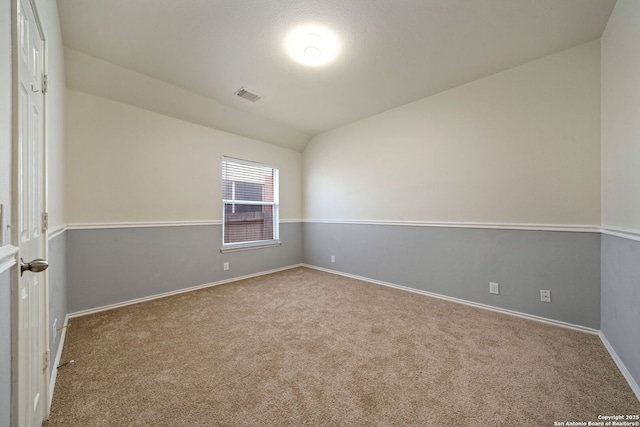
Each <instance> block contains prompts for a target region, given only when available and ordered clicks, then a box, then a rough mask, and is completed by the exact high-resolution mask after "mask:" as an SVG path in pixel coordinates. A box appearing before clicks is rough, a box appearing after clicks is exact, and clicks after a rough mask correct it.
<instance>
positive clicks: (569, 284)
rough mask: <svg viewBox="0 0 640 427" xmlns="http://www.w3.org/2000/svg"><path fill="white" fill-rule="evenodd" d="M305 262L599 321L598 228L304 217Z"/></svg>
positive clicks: (573, 319)
mask: <svg viewBox="0 0 640 427" xmlns="http://www.w3.org/2000/svg"><path fill="white" fill-rule="evenodd" d="M331 255H335V257H336V258H335V259H336V261H335V263H331V262H330V257H331ZM304 262H305V263H306V264H310V265H314V266H318V267H323V268H327V269H331V270H336V271H340V272H344V273H348V274H353V275H357V276H362V277H366V278H370V279H375V280H380V281H384V282H388V283H392V284H396V285H401V286H407V287H410V288H414V289H418V290H422V291H428V292H433V293H437V294H441V295H446V296H450V297H455V298H461V299H464V300H467V301H472V302H476V303H481V304H487V305H491V306H495V307H499V308H504V309H508V310H515V311H518V312H522V313H527V314H532V315H535V316H541V317H545V318H548V319H554V320H559V321H563V322H568V323H572V324H575V325H581V326H586V327H589V328H595V329H599V328H600V234H599V233H573V232H558V231H522V230H496V229H472V228H437V227H416V226H393V225H366V224H331V223H305V224H304ZM489 282H498V283H499V284H500V294H499V295H492V294H490V293H489ZM541 289H548V290H551V296H552V303H543V302H541V301H540V290H541ZM636 342H637V341H636Z"/></svg>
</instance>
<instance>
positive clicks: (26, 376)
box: [14, 0, 48, 427]
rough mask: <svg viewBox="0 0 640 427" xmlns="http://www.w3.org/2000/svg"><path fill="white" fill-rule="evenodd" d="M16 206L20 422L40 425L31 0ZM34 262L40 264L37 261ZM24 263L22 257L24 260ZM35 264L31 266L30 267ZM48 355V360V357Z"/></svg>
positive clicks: (40, 107) (42, 325) (38, 86)
mask: <svg viewBox="0 0 640 427" xmlns="http://www.w3.org/2000/svg"><path fill="white" fill-rule="evenodd" d="M16 16H17V21H18V22H17V26H16V30H17V40H16V42H17V43H16V50H17V52H16V56H17V58H16V59H17V62H18V81H17V84H18V87H17V98H18V99H17V100H16V101H17V102H16V105H17V134H18V135H17V136H18V138H17V185H18V188H17V207H18V212H17V213H18V216H17V223H18V227H17V229H18V236H17V238H18V247H19V254H20V258H21V260H24V263H25V264H24V265H21V266H20V269H21V270H25V271H22V272H21V276H20V279H19V286H18V292H17V294H16V298H17V307H16V308H17V320H18V322H17V323H18V329H17V340H18V345H17V357H16V363H17V374H18V378H17V390H16V394H15V395H14V396H15V397H16V398H17V404H18V413H17V414H15V415H16V416H17V420H15V419H14V422H15V424H16V425H18V426H20V427H22V426H38V427H39V426H41V425H42V421H43V418H44V416H45V411H46V410H47V408H46V406H47V386H46V385H47V383H48V381H47V380H46V378H47V376H48V375H47V370H48V369H47V368H48V366H47V363H48V353H46V348H47V341H46V340H47V339H48V338H47V327H46V324H47V323H46V311H47V304H46V287H45V283H44V282H45V275H44V274H43V273H40V274H38V273H37V272H36V271H38V270H40V271H41V270H43V269H44V268H46V263H45V262H39V261H38V259H39V258H42V257H44V255H45V250H46V249H45V242H46V240H45V237H46V236H45V230H44V227H43V225H45V224H43V222H44V221H43V212H44V205H45V203H44V178H45V176H44V138H43V137H44V115H43V113H44V94H43V90H44V87H43V56H44V55H43V46H44V41H43V38H42V33H41V31H40V28H39V25H38V20H37V15H36V13H35V9H34V8H33V5H32V4H31V2H30V0H17V15H16ZM33 261H35V262H33ZM21 264H22V261H21ZM29 267H31V270H29ZM45 359H46V360H45Z"/></svg>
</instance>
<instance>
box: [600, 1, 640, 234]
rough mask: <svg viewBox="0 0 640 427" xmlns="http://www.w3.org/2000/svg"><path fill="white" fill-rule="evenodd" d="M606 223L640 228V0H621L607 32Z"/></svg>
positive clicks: (604, 60) (604, 48) (604, 102)
mask: <svg viewBox="0 0 640 427" xmlns="http://www.w3.org/2000/svg"><path fill="white" fill-rule="evenodd" d="M602 225H603V227H605V228H613V229H621V230H629V231H633V232H635V233H640V2H639V1H637V0H618V2H617V3H616V6H615V8H614V10H613V13H612V14H611V18H610V19H609V23H608V24H607V28H606V29H605V32H604V34H603V36H602Z"/></svg>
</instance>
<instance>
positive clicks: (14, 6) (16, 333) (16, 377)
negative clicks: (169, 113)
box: [9, 0, 51, 427]
mask: <svg viewBox="0 0 640 427" xmlns="http://www.w3.org/2000/svg"><path fill="white" fill-rule="evenodd" d="M20 1H22V2H25V3H27V2H28V3H29V4H30V6H31V9H32V10H33V14H34V19H35V24H36V26H37V27H38V31H39V32H40V37H41V52H42V54H41V56H42V58H41V60H42V71H41V72H42V74H43V75H45V74H47V68H48V67H47V42H46V35H45V32H44V29H43V27H42V23H41V21H40V17H39V15H38V9H37V7H36V3H35V0H20ZM17 23H18V0H11V64H12V66H11V158H12V159H11V168H12V171H11V180H12V183H11V218H12V220H11V222H12V226H11V228H10V229H11V233H10V234H11V235H10V236H9V242H10V243H11V244H12V245H13V246H15V247H16V248H18V251H17V253H16V255H15V259H16V264H15V265H14V266H13V268H12V271H11V279H10V280H11V426H13V427H23V420H22V419H21V417H22V414H21V406H22V405H21V403H22V402H20V399H21V396H20V390H21V389H22V387H24V385H22V384H20V381H21V378H22V376H21V375H20V374H21V372H19V366H20V364H21V359H20V358H21V357H24V356H23V355H21V354H19V349H20V346H19V342H18V340H19V337H20V318H19V316H20V313H19V310H18V304H19V301H18V298H19V297H20V296H19V295H18V289H19V288H20V262H19V260H20V249H19V248H20V236H19V228H18V221H20V216H19V213H20V206H21V204H20V201H21V196H22V195H21V194H20V186H19V182H20V181H19V180H20V164H19V161H20V159H19V154H18V153H19V140H18V137H19V124H18V113H19V112H18V108H19V103H18V95H19V94H18V88H19V80H20V75H19V73H18V55H19V52H18V48H19V46H18V43H19V42H18V37H19V35H18V25H17ZM46 120H47V94H46V91H43V101H42V156H43V158H42V171H41V172H42V209H43V213H44V212H48V175H47V171H48V161H47V152H48V150H47V145H48V144H47V142H48V138H47V126H46ZM41 214H42V213H41ZM45 228H47V229H45ZM48 235H49V233H48V227H43V230H42V239H43V254H42V256H43V257H44V258H45V259H48V255H49V254H48V252H49V240H48ZM26 261H27V262H29V261H30V260H26ZM38 274H40V275H41V279H42V287H43V291H42V294H41V295H42V301H41V307H42V316H41V321H42V323H41V324H40V325H39V327H40V333H41V334H42V335H41V339H42V340H43V343H44V350H45V352H47V353H48V354H49V355H50V348H49V326H48V324H49V320H48V319H49V285H48V283H49V277H48V271H47V270H45V271H43V272H41V273H38ZM43 358H44V355H43ZM49 360H50V361H49V366H48V367H47V368H46V369H44V370H43V372H42V376H43V378H42V382H41V383H42V386H41V387H42V390H40V392H41V393H42V394H41V396H42V399H43V404H42V410H43V414H42V417H43V420H46V419H47V418H48V417H49V413H50V409H51V405H50V403H51V396H50V392H51V390H50V388H49V382H50V377H51V376H50V375H49V372H50V370H51V366H50V364H51V359H50V357H49ZM43 363H44V360H43Z"/></svg>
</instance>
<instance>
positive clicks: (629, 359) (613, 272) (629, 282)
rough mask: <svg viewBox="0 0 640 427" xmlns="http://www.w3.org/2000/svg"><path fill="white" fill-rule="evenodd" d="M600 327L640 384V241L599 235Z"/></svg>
mask: <svg viewBox="0 0 640 427" xmlns="http://www.w3.org/2000/svg"><path fill="white" fill-rule="evenodd" d="M601 312H602V324H601V331H602V333H603V334H604V336H605V337H606V339H607V341H609V344H611V346H612V347H613V349H614V350H615V352H616V354H617V355H618V357H619V358H620V359H621V360H622V362H623V363H624V364H625V366H626V367H627V370H628V371H629V373H630V374H631V376H632V377H633V379H634V381H635V382H636V384H638V385H640V242H637V241H634V240H631V239H625V238H621V237H615V236H610V235H607V234H603V235H602V311H601Z"/></svg>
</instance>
